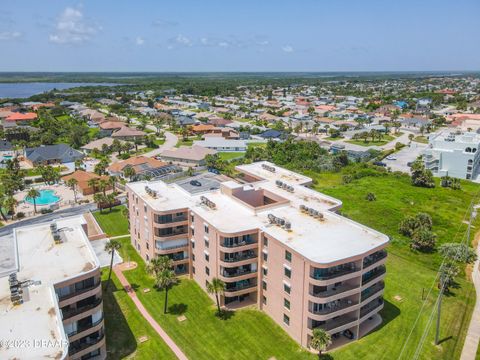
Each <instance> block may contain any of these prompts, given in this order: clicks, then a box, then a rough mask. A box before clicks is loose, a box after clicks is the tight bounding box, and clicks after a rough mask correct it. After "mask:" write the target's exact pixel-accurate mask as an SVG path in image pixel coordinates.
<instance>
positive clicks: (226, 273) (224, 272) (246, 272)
mask: <svg viewBox="0 0 480 360" xmlns="http://www.w3.org/2000/svg"><path fill="white" fill-rule="evenodd" d="M256 272H257V270H240V271H235V272H231V273H229V272H228V271H225V270H224V271H223V276H225V277H228V278H230V277H236V276H242V275H248V274H253V273H256Z"/></svg>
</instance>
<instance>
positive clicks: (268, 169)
mask: <svg viewBox="0 0 480 360" xmlns="http://www.w3.org/2000/svg"><path fill="white" fill-rule="evenodd" d="M262 168H263V169H265V170H267V171H270V172H272V173H274V172H275V168H274V167H273V166H270V165H267V164H262Z"/></svg>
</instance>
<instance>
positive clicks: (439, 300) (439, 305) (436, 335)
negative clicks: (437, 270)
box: [435, 275, 444, 345]
mask: <svg viewBox="0 0 480 360" xmlns="http://www.w3.org/2000/svg"><path fill="white" fill-rule="evenodd" d="M440 276H441V275H440ZM440 285H441V286H440V294H439V295H438V296H439V298H438V304H437V329H436V331H435V345H438V344H439V342H440V317H441V316H440V315H441V311H442V297H443V288H444V280H442V279H440Z"/></svg>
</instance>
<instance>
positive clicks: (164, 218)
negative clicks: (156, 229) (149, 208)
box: [154, 213, 188, 225]
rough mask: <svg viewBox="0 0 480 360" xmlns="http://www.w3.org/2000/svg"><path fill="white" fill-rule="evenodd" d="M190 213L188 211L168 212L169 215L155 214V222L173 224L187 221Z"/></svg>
mask: <svg viewBox="0 0 480 360" xmlns="http://www.w3.org/2000/svg"><path fill="white" fill-rule="evenodd" d="M187 220H188V215H187V213H182V215H178V216H177V215H176V214H168V215H155V219H154V221H155V224H159V225H165V224H173V223H176V222H180V221H187Z"/></svg>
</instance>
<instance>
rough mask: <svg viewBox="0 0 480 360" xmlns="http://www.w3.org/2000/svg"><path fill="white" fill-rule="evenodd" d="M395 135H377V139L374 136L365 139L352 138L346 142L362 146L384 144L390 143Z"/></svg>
mask: <svg viewBox="0 0 480 360" xmlns="http://www.w3.org/2000/svg"><path fill="white" fill-rule="evenodd" d="M394 139H395V137H393V136H391V135H383V136H382V137H381V138H380V137H377V138H376V139H375V140H372V138H365V139H361V138H358V139H353V138H352V139H351V140H346V142H348V143H350V144H355V145H360V146H382V145H385V144H388V143H389V142H390V141H392V140H394Z"/></svg>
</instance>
